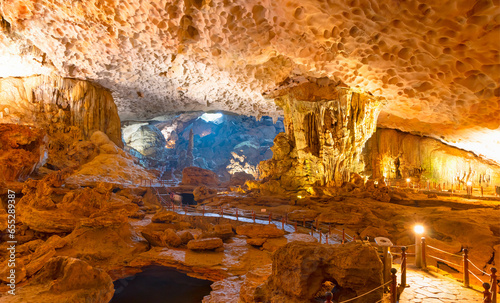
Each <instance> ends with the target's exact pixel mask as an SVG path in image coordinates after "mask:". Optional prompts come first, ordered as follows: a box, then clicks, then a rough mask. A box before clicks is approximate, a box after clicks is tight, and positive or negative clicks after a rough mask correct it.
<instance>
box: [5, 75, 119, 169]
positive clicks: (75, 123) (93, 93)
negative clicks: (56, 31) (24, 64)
mask: <svg viewBox="0 0 500 303" xmlns="http://www.w3.org/2000/svg"><path fill="white" fill-rule="evenodd" d="M0 123H15V124H26V125H34V126H36V127H38V128H43V129H45V131H46V132H47V134H48V136H49V149H50V152H49V163H52V164H54V165H56V166H65V165H64V164H63V163H62V162H63V161H59V160H60V159H58V158H59V157H60V156H63V155H65V154H67V152H68V151H69V150H70V149H71V145H72V144H73V143H74V142H78V141H80V140H88V139H89V138H90V136H91V135H92V133H93V132H94V131H96V130H100V131H102V132H104V133H105V134H106V135H107V136H108V137H109V138H110V140H111V141H113V142H114V143H115V144H117V145H118V146H120V147H121V146H123V143H122V139H121V128H120V118H119V117H118V112H117V108H116V105H115V103H114V102H113V98H112V96H111V93H110V92H109V91H108V90H107V89H105V88H103V87H101V86H99V85H96V84H93V83H91V82H88V81H81V80H75V79H66V78H60V77H57V76H32V77H26V78H3V79H0Z"/></svg>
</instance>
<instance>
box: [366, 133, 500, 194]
mask: <svg viewBox="0 0 500 303" xmlns="http://www.w3.org/2000/svg"><path fill="white" fill-rule="evenodd" d="M363 159H364V163H365V170H366V175H369V176H370V175H371V176H373V177H375V178H380V177H385V178H387V179H398V178H399V179H402V181H403V183H404V182H405V180H406V179H407V178H411V182H419V181H424V182H425V181H429V182H432V183H440V184H443V183H444V184H445V185H444V187H445V188H448V189H450V188H451V187H452V185H454V187H455V189H457V188H461V187H464V186H465V185H466V183H467V182H469V181H470V182H472V183H473V186H474V187H480V186H484V187H489V188H488V189H491V188H492V186H493V185H496V184H498V182H500V166H498V164H497V163H495V162H492V161H488V160H485V159H482V158H480V157H478V156H476V155H474V154H472V153H470V152H465V151H463V150H460V149H457V148H455V147H452V146H448V145H446V144H443V143H442V142H440V141H438V140H435V139H432V138H427V137H421V136H416V135H412V134H408V133H403V132H399V131H396V130H391V129H378V130H377V131H376V132H375V133H374V135H373V136H372V137H371V138H370V139H369V140H368V141H367V142H366V146H365V148H364V150H363ZM440 187H441V189H444V188H443V186H440Z"/></svg>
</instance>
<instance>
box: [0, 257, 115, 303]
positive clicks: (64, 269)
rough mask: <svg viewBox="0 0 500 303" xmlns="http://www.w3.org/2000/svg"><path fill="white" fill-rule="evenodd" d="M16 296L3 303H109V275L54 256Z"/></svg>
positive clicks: (111, 286)
mask: <svg viewBox="0 0 500 303" xmlns="http://www.w3.org/2000/svg"><path fill="white" fill-rule="evenodd" d="M44 265H45V266H44V268H43V269H42V270H41V271H40V272H39V273H38V274H37V275H36V276H35V277H34V279H33V280H31V281H30V283H29V284H28V285H26V286H23V287H22V288H19V289H18V291H17V293H16V295H15V296H4V297H3V298H2V302H9V303H11V302H12V303H14V302H33V303H38V302H39V303H42V302H89V301H91V302H95V303H105V302H109V300H111V298H112V297H113V293H114V287H113V281H112V280H111V278H110V277H109V275H108V274H107V273H106V272H105V271H103V270H101V269H97V268H94V267H92V266H90V265H89V264H88V263H87V262H84V261H82V260H79V259H76V258H69V257H54V258H52V259H50V260H49V261H48V262H47V263H46V264H44Z"/></svg>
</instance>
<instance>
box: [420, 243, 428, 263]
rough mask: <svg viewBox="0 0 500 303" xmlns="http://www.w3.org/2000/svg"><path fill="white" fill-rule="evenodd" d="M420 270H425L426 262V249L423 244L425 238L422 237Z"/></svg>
mask: <svg viewBox="0 0 500 303" xmlns="http://www.w3.org/2000/svg"><path fill="white" fill-rule="evenodd" d="M421 240H422V268H423V269H426V268H427V262H426V260H425V249H426V248H427V245H426V244H425V237H422V239H421Z"/></svg>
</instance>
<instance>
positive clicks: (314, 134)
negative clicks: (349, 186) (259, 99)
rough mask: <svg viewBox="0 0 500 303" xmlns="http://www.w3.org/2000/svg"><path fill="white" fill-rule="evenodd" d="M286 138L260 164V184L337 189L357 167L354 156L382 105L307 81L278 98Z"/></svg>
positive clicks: (344, 89) (342, 88)
mask: <svg viewBox="0 0 500 303" xmlns="http://www.w3.org/2000/svg"><path fill="white" fill-rule="evenodd" d="M276 103H277V104H278V105H279V106H281V107H282V108H283V110H284V113H285V132H286V133H285V134H279V135H278V136H277V137H276V138H275V140H274V146H273V147H272V150H273V158H272V159H271V160H268V161H263V162H261V164H260V171H261V177H262V178H264V180H269V179H271V180H279V181H280V184H281V186H282V187H284V188H285V189H296V188H299V187H302V186H304V185H313V184H314V185H340V184H341V182H342V181H345V180H347V179H348V178H349V173H350V172H351V171H358V170H359V169H360V168H359V167H358V166H359V165H358V164H357V163H359V162H358V158H359V155H360V154H361V150H362V148H363V146H364V144H365V142H366V140H367V139H368V138H369V137H370V136H371V135H372V133H373V131H374V130H375V127H376V121H377V116H378V113H379V109H380V103H381V102H380V101H379V100H378V99H377V98H374V97H371V96H369V95H367V94H363V93H359V92H356V91H353V90H352V89H350V88H348V87H345V86H342V85H337V84H332V83H331V84H328V85H323V86H322V85H318V84H313V83H306V84H302V85H300V86H297V87H295V88H293V89H291V90H289V91H288V92H287V94H286V95H283V96H280V97H278V98H277V99H276Z"/></svg>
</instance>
